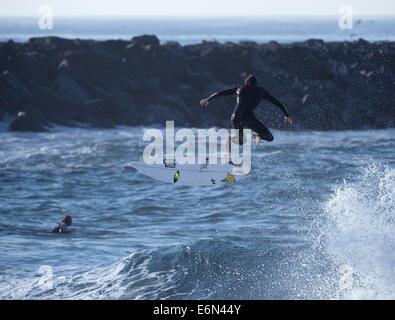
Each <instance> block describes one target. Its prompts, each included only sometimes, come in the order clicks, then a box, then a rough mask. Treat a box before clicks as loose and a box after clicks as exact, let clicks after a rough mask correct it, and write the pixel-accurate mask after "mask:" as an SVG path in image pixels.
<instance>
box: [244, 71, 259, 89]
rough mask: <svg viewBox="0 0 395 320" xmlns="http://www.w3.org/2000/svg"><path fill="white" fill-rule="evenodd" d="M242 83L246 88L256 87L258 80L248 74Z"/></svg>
mask: <svg viewBox="0 0 395 320" xmlns="http://www.w3.org/2000/svg"><path fill="white" fill-rule="evenodd" d="M244 83H245V84H246V85H247V86H256V85H257V83H258V80H257V79H256V77H255V76H254V75H252V74H250V75H249V76H247V78H245V79H244Z"/></svg>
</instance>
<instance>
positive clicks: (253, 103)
mask: <svg viewBox="0 0 395 320" xmlns="http://www.w3.org/2000/svg"><path fill="white" fill-rule="evenodd" d="M244 83H245V85H244V86H240V87H236V88H232V89H227V90H224V91H220V92H216V93H214V94H212V95H211V96H210V97H208V98H207V99H203V100H201V101H200V105H201V106H203V107H207V105H208V104H209V102H210V101H211V100H213V99H216V98H218V97H221V96H228V95H233V94H237V103H236V107H235V109H234V111H233V114H232V118H231V121H232V126H233V128H234V129H239V140H238V141H239V144H240V145H242V144H244V142H245V139H244V135H243V129H244V128H249V129H251V130H252V131H255V132H256V133H257V134H252V138H253V139H254V140H255V143H256V145H257V146H258V145H259V144H260V143H261V140H262V139H263V140H266V141H269V142H270V141H273V139H274V138H273V135H272V133H271V132H270V130H269V129H268V128H267V127H266V126H265V125H264V124H263V123H262V122H260V121H259V120H258V119H257V118H256V117H255V114H254V109H255V108H256V107H257V106H258V105H259V103H260V102H261V101H262V100H267V101H269V102H271V103H273V104H274V105H276V106H277V107H279V108H280V110H281V111H282V112H283V113H284V120H285V121H287V122H288V123H290V124H291V125H292V119H291V118H290V117H289V114H288V111H287V109H286V108H285V107H284V106H283V105H282V103H281V102H279V101H278V100H277V99H276V98H274V97H273V96H271V95H270V94H269V93H268V92H267V91H265V90H263V89H262V88H261V87H258V86H257V83H258V81H257V78H256V77H255V76H254V75H249V76H248V77H247V78H246V79H245V80H244ZM227 146H228V148H229V150H230V139H228V142H227Z"/></svg>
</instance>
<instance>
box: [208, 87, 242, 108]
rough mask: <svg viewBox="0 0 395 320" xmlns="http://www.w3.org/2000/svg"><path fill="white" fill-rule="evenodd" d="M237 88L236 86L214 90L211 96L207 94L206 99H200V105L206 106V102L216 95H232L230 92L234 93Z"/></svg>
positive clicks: (216, 96)
mask: <svg viewBox="0 0 395 320" xmlns="http://www.w3.org/2000/svg"><path fill="white" fill-rule="evenodd" d="M237 89H238V88H232V89H226V90H223V91H219V92H216V93H214V94H212V95H211V96H209V97H208V98H207V99H203V100H201V101H200V104H201V105H202V106H204V107H206V106H207V105H208V103H209V102H210V101H211V100H213V99H215V98H218V97H221V96H229V95H232V94H236V93H237Z"/></svg>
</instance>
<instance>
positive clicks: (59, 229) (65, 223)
mask: <svg viewBox="0 0 395 320" xmlns="http://www.w3.org/2000/svg"><path fill="white" fill-rule="evenodd" d="M72 223H73V219H72V218H71V216H69V215H65V216H64V217H63V219H62V221H61V222H60V223H59V224H58V225H57V226H56V227H55V228H54V229H53V230H52V231H51V232H52V233H69V232H71V230H70V229H69V227H70V226H71V224H72Z"/></svg>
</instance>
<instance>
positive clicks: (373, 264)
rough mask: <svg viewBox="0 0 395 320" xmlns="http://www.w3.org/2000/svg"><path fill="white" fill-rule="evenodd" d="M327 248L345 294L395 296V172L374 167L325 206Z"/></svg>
mask: <svg viewBox="0 0 395 320" xmlns="http://www.w3.org/2000/svg"><path fill="white" fill-rule="evenodd" d="M325 211H326V214H327V217H328V219H329V223H328V225H327V228H326V230H325V234H326V236H327V240H328V249H329V252H330V253H331V254H333V255H334V257H335V259H336V260H337V261H338V262H339V265H340V267H339V270H338V271H339V275H340V280H339V288H340V295H341V296H342V297H345V298H350V299H394V297H395V272H394V271H395V255H394V253H395V169H394V168H388V167H385V166H383V165H380V166H378V165H370V166H368V167H366V168H365V169H364V172H363V174H362V176H361V177H360V179H359V180H358V181H355V182H352V183H346V182H345V183H344V184H343V185H342V186H339V187H337V188H336V190H335V193H334V195H333V197H332V198H331V199H330V200H329V201H328V202H327V203H326V204H325Z"/></svg>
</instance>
